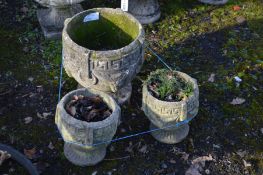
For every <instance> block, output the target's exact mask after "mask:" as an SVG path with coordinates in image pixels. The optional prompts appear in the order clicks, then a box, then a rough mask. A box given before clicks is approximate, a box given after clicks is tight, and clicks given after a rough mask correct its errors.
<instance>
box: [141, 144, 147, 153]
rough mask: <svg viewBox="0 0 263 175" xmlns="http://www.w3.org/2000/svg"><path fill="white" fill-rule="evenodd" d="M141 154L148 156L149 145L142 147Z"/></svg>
mask: <svg viewBox="0 0 263 175" xmlns="http://www.w3.org/2000/svg"><path fill="white" fill-rule="evenodd" d="M139 152H141V153H143V154H146V153H147V152H148V151H147V145H144V146H142V147H141V148H140V149H139Z"/></svg>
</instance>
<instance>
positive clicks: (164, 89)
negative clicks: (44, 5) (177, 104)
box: [146, 69, 193, 101]
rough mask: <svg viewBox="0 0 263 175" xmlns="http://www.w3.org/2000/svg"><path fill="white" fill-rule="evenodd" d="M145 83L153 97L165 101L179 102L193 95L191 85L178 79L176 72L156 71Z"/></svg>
mask: <svg viewBox="0 0 263 175" xmlns="http://www.w3.org/2000/svg"><path fill="white" fill-rule="evenodd" d="M146 82H147V85H148V88H149V89H150V90H151V91H153V92H154V94H155V96H157V98H159V99H161V100H165V101H166V100H168V101H180V100H182V99H183V98H185V97H188V96H190V95H191V94H192V93H193V85H192V84H191V83H189V82H186V81H185V80H184V79H182V78H180V77H179V76H178V75H177V72H176V71H169V70H166V69H157V70H156V71H154V72H152V73H151V74H150V76H149V77H148V79H147V81H146Z"/></svg>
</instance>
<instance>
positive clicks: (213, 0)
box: [199, 0, 228, 5]
mask: <svg viewBox="0 0 263 175" xmlns="http://www.w3.org/2000/svg"><path fill="white" fill-rule="evenodd" d="M199 1H200V2H202V3H206V4H212V5H223V4H225V3H227V1H228V0H199Z"/></svg>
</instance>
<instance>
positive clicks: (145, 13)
mask: <svg viewBox="0 0 263 175" xmlns="http://www.w3.org/2000/svg"><path fill="white" fill-rule="evenodd" d="M129 13H131V14H132V15H133V16H134V17H135V18H137V19H138V20H139V21H140V23H141V24H151V23H154V22H156V21H157V20H158V19H159V18H160V16H161V10H160V6H159V3H158V0H132V1H129Z"/></svg>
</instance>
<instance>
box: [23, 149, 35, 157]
mask: <svg viewBox="0 0 263 175" xmlns="http://www.w3.org/2000/svg"><path fill="white" fill-rule="evenodd" d="M36 152H37V150H36V148H35V147H34V148H32V149H24V154H25V155H26V157H27V158H29V159H33V158H34V157H35V154H36Z"/></svg>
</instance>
